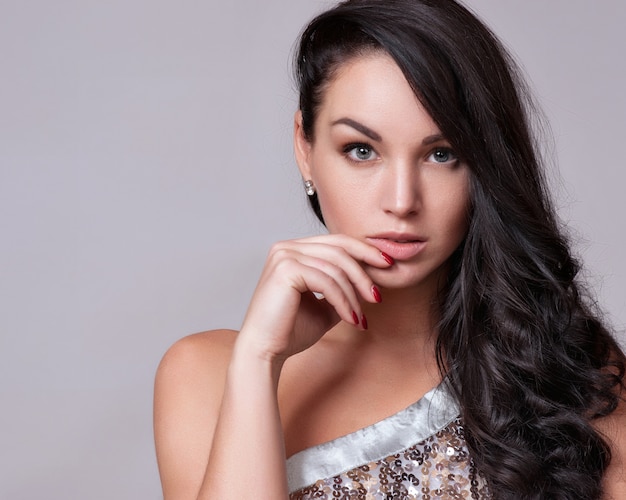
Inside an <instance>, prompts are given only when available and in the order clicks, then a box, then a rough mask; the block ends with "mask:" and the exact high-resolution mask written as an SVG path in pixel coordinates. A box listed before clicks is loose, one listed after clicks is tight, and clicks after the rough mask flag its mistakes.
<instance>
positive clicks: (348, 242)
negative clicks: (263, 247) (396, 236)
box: [292, 234, 394, 269]
mask: <svg viewBox="0 0 626 500" xmlns="http://www.w3.org/2000/svg"><path fill="white" fill-rule="evenodd" d="M292 241H293V242H295V243H318V244H323V245H328V246H335V247H339V248H342V249H343V250H345V251H346V252H347V253H348V254H350V255H351V256H352V257H353V258H354V259H356V260H357V261H359V262H364V263H366V264H368V265H370V266H373V267H378V268H381V269H384V268H387V267H390V266H392V265H393V264H394V260H393V259H392V258H391V257H390V256H389V255H387V254H386V253H384V252H381V251H380V250H379V249H378V248H376V247H375V246H373V245H371V244H369V243H366V242H364V241H361V240H359V239H357V238H354V237H352V236H347V235H345V234H325V235H320V236H312V237H310V238H304V239H299V240H292Z"/></svg>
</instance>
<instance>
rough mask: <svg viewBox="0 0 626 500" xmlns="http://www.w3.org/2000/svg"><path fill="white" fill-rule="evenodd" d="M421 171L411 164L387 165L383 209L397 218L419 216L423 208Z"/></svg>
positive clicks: (382, 198) (383, 188)
mask: <svg viewBox="0 0 626 500" xmlns="http://www.w3.org/2000/svg"><path fill="white" fill-rule="evenodd" d="M420 184H421V183H420V179H419V169H418V168H416V167H415V165H412V164H411V163H409V162H395V163H393V164H390V165H387V167H386V168H385V172H384V182H383V183H382V193H381V208H382V209H383V210H384V211H385V212H386V213H388V214H392V215H395V216H396V217H403V218H405V217H411V216H414V215H417V213H418V212H419V210H420V208H421V201H422V200H421V189H420V187H421V186H420Z"/></svg>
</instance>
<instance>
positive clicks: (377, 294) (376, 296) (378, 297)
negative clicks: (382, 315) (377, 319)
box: [372, 285, 383, 304]
mask: <svg viewBox="0 0 626 500" xmlns="http://www.w3.org/2000/svg"><path fill="white" fill-rule="evenodd" d="M372 295H373V296H374V300H375V301H376V302H378V303H379V304H380V303H381V302H382V301H383V298H382V296H381V295H380V290H379V289H378V287H377V286H376V285H374V286H372Z"/></svg>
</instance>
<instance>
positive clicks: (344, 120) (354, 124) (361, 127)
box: [332, 118, 383, 142]
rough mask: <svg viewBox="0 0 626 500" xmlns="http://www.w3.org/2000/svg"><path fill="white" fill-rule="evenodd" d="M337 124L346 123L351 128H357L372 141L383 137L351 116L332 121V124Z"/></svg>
mask: <svg viewBox="0 0 626 500" xmlns="http://www.w3.org/2000/svg"><path fill="white" fill-rule="evenodd" d="M339 124H343V125H348V127H352V128H353V129H355V130H358V131H359V132H361V133H362V134H363V135H366V136H367V137H369V138H370V139H372V140H373V141H376V142H380V141H382V140H383V138H382V137H381V135H380V134H379V133H378V132H374V131H373V130H372V129H371V128H369V127H366V126H365V125H363V124H362V123H359V122H357V121H355V120H353V119H352V118H339V120H335V121H334V122H333V123H332V125H339Z"/></svg>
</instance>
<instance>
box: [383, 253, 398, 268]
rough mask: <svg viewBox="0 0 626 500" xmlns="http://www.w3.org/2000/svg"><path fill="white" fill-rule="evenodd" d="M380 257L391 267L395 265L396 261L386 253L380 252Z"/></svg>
mask: <svg viewBox="0 0 626 500" xmlns="http://www.w3.org/2000/svg"><path fill="white" fill-rule="evenodd" d="M380 255H381V256H382V258H383V259H385V262H386V263H387V264H389V265H390V266H392V265H393V264H394V262H395V260H393V258H392V257H390V256H389V255H387V254H386V253H385V252H380Z"/></svg>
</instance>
